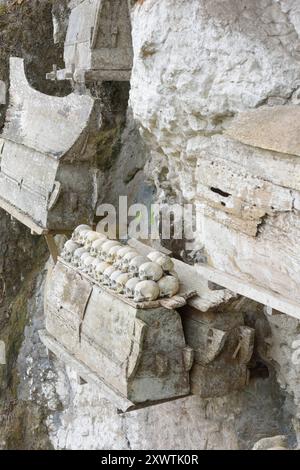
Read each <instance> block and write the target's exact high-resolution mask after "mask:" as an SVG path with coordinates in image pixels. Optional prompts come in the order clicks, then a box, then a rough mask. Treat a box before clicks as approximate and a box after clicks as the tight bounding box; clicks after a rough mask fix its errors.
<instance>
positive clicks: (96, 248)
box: [90, 237, 108, 258]
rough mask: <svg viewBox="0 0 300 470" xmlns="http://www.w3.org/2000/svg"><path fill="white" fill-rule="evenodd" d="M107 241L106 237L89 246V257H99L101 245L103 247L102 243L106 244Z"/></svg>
mask: <svg viewBox="0 0 300 470" xmlns="http://www.w3.org/2000/svg"><path fill="white" fill-rule="evenodd" d="M107 241H108V240H107V238H106V237H105V238H100V239H99V240H95V241H94V242H93V243H92V246H91V250H90V254H91V256H94V257H95V258H96V257H98V256H99V257H100V255H101V249H102V245H104V243H106V242H107Z"/></svg>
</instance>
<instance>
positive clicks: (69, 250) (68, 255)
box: [60, 240, 80, 263]
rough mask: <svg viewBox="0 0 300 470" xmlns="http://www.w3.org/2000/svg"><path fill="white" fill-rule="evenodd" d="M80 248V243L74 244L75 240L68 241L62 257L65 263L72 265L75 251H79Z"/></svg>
mask: <svg viewBox="0 0 300 470" xmlns="http://www.w3.org/2000/svg"><path fill="white" fill-rule="evenodd" d="M78 248H80V245H79V243H76V242H73V240H68V241H67V242H66V243H65V245H64V248H63V250H62V252H61V255H60V256H61V257H62V258H63V259H64V260H65V261H67V263H70V262H71V261H72V258H73V255H74V252H75V250H77V249H78Z"/></svg>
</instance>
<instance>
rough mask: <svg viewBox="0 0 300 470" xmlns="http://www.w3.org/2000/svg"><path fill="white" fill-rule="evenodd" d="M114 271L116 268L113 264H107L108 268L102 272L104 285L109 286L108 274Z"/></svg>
mask: <svg viewBox="0 0 300 470" xmlns="http://www.w3.org/2000/svg"><path fill="white" fill-rule="evenodd" d="M115 271H116V268H115V267H114V266H112V265H111V264H110V265H109V267H108V268H106V269H105V271H104V273H103V281H102V282H103V284H104V285H105V286H109V285H110V276H111V275H112V274H113V273H114V272H115Z"/></svg>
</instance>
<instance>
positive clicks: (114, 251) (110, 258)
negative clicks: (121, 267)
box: [106, 244, 123, 263]
mask: <svg viewBox="0 0 300 470" xmlns="http://www.w3.org/2000/svg"><path fill="white" fill-rule="evenodd" d="M122 248H123V245H121V244H119V245H115V246H113V247H111V248H110V250H109V251H108V254H107V258H106V259H107V261H108V262H109V263H114V262H115V260H116V257H117V253H118V251H120V250H121V249H122Z"/></svg>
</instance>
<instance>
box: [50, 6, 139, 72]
mask: <svg viewBox="0 0 300 470" xmlns="http://www.w3.org/2000/svg"><path fill="white" fill-rule="evenodd" d="M69 7H70V8H71V14H70V18H69V25H68V31H67V36H66V41H65V51H64V59H65V64H66V70H65V71H59V72H58V76H57V77H58V78H67V77H66V76H65V74H64V73H61V72H66V73H70V72H72V69H73V71H75V72H76V71H79V73H80V71H84V72H86V75H85V79H86V80H129V79H130V73H131V68H132V61H133V50H132V40H131V22H130V13H129V8H128V2H127V0H114V1H111V0H83V1H72V2H70V4H69ZM74 69H75V70H74ZM75 76H76V73H75Z"/></svg>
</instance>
